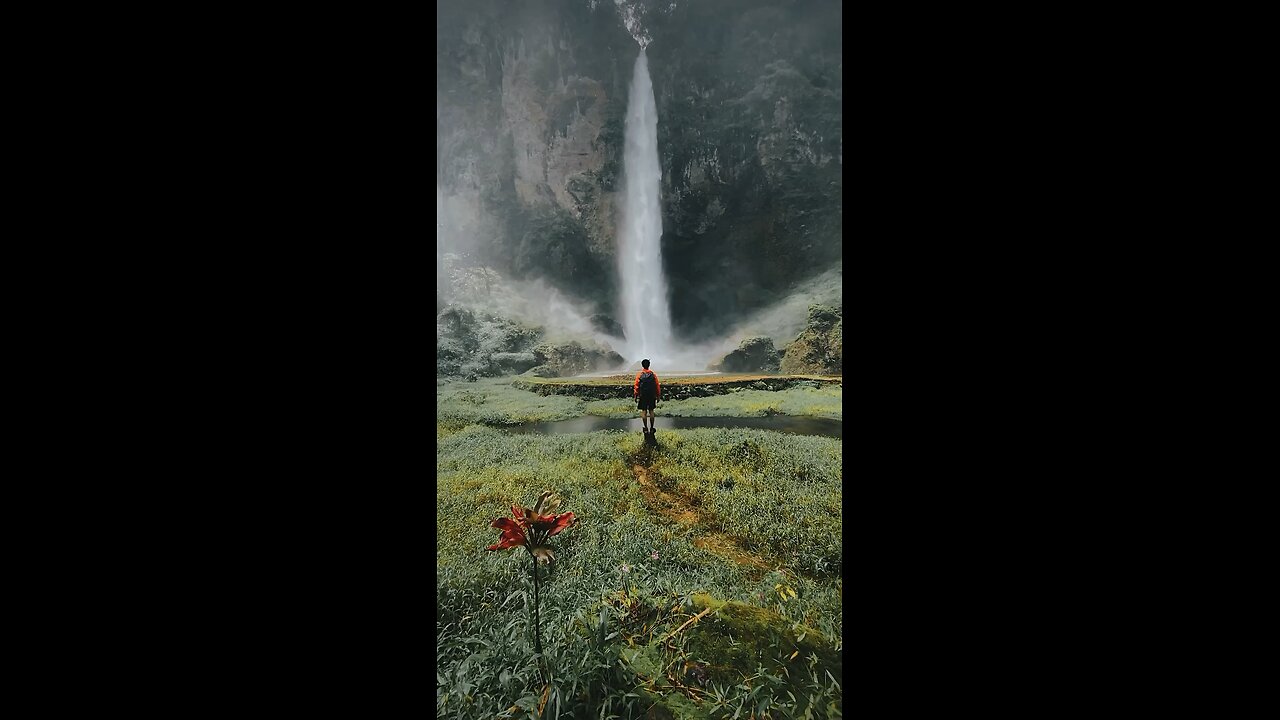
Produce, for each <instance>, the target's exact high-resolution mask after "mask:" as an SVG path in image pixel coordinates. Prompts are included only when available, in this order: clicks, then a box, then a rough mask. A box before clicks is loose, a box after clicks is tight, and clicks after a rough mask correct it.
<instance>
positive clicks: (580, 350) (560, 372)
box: [533, 340, 623, 377]
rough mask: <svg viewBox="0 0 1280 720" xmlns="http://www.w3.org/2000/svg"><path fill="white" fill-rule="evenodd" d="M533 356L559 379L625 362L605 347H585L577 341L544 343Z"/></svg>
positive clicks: (595, 345) (534, 349) (534, 351)
mask: <svg viewBox="0 0 1280 720" xmlns="http://www.w3.org/2000/svg"><path fill="white" fill-rule="evenodd" d="M533 355H534V358H535V360H536V362H537V364H538V365H545V366H547V367H549V368H550V369H551V370H553V371H554V372H555V373H556V376H558V377H572V376H574V375H581V374H582V373H587V372H594V371H596V370H607V369H610V368H615V367H617V366H619V365H621V364H622V362H623V359H622V356H621V355H619V354H618V353H616V352H614V351H613V350H611V349H609V348H607V347H604V346H603V345H599V344H596V343H592V344H589V345H583V344H582V343H580V342H578V341H576V340H571V341H569V342H566V343H559V344H553V343H542V344H541V345H538V346H537V347H535V348H533Z"/></svg>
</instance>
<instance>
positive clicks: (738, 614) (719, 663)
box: [686, 595, 841, 695]
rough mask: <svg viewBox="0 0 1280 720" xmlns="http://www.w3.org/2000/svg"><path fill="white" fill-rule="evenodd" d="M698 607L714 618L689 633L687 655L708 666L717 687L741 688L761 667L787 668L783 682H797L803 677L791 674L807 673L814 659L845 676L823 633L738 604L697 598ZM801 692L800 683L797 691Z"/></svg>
mask: <svg viewBox="0 0 1280 720" xmlns="http://www.w3.org/2000/svg"><path fill="white" fill-rule="evenodd" d="M693 601H694V607H695V608H698V609H700V610H701V609H706V608H708V607H710V608H713V612H712V614H710V615H708V616H707V617H706V618H704V619H703V620H702V621H701V622H699V623H698V624H697V625H695V626H694V627H692V628H690V629H689V630H688V631H686V632H688V633H689V638H688V644H687V645H686V649H687V652H688V653H689V655H690V657H692V658H693V659H694V660H697V661H699V662H704V663H707V665H708V671H709V673H710V676H711V680H712V681H713V682H716V683H720V684H728V685H732V684H737V683H739V682H741V681H742V679H743V678H744V677H747V676H750V675H752V674H753V673H755V672H756V669H757V668H760V667H763V668H765V670H767V671H773V670H777V669H778V668H780V667H787V668H788V671H787V672H786V673H783V675H784V677H786V678H787V679H788V680H789V681H790V680H798V676H799V675H800V674H801V673H798V672H796V671H795V670H793V669H792V668H793V667H794V668H796V669H799V668H803V666H804V664H803V662H801V661H802V658H810V657H816V658H817V661H818V663H819V664H821V666H822V667H824V668H826V669H827V670H830V671H831V674H832V675H833V676H835V677H839V676H840V668H841V661H840V654H839V653H837V652H836V651H835V648H834V647H833V646H832V645H831V643H830V642H829V641H828V640H827V638H826V637H825V636H824V635H823V634H822V633H820V632H819V631H817V630H815V629H813V628H811V627H807V626H805V625H801V624H798V623H793V622H791V621H789V620H787V619H786V618H784V617H782V616H781V615H779V614H778V613H776V612H774V611H772V610H768V609H765V608H760V607H755V606H752V605H747V604H744V603H741V602H737V601H733V600H729V601H724V600H715V599H713V598H710V597H709V596H706V595H694V596H693ZM793 654H794V655H795V657H794V658H792V656H793ZM798 689H799V685H798V683H797V687H796V688H795V689H793V690H792V691H793V692H795V691H796V690H798ZM797 695H799V693H798V692H797Z"/></svg>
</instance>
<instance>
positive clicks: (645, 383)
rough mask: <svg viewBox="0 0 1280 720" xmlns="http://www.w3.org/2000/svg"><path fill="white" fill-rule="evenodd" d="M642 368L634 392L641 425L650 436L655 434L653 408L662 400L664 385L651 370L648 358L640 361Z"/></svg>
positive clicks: (637, 375) (637, 374)
mask: <svg viewBox="0 0 1280 720" xmlns="http://www.w3.org/2000/svg"><path fill="white" fill-rule="evenodd" d="M640 367H642V368H643V370H641V371H640V372H638V373H636V381H635V384H634V385H633V387H632V391H633V394H634V395H635V398H636V407H638V408H640V425H641V426H642V427H643V428H644V432H645V434H648V433H651V432H653V408H654V407H655V406H656V405H657V403H658V400H659V399H661V398H662V385H660V384H659V383H658V376H657V375H656V374H655V373H654V372H653V371H652V370H650V369H649V359H648V358H645V359H644V360H641V361H640Z"/></svg>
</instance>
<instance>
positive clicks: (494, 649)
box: [436, 383, 842, 720]
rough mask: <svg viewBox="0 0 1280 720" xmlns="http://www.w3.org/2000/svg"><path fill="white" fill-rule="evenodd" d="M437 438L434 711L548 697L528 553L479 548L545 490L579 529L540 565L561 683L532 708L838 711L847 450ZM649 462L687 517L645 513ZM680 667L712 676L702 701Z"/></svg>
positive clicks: (763, 437)
mask: <svg viewBox="0 0 1280 720" xmlns="http://www.w3.org/2000/svg"><path fill="white" fill-rule="evenodd" d="M478 384H479V383H477V384H468V385H471V387H473V388H474V387H475V385H478ZM535 397H537V396H535ZM456 399H457V398H456V397H455V400H456ZM437 438H438V450H437V455H436V473H437V494H436V541H437V556H436V579H437V605H436V625H437V630H438V637H439V640H438V643H437V647H436V659H437V668H438V669H437V676H436V683H437V696H436V703H437V717H449V718H493V717H530V716H532V715H533V713H531V712H530V710H531V709H532V710H534V711H536V708H537V705H538V704H539V701H540V700H541V697H542V692H543V690H544V686H543V685H542V683H541V682H540V681H539V680H538V678H537V677H536V673H535V671H534V668H533V666H532V665H531V663H530V657H531V655H532V643H533V640H532V630H531V623H530V617H529V612H530V606H531V604H532V585H531V582H530V579H529V558H528V556H527V554H525V553H524V550H523V549H513V550H504V551H498V552H485V551H484V550H483V548H484V547H485V546H487V545H489V544H491V543H493V542H495V541H496V539H497V535H498V533H497V531H496V530H494V529H493V528H491V527H489V521H490V520H492V519H493V518H496V517H500V516H504V515H507V514H509V512H510V510H509V508H510V505H511V504H512V503H513V502H519V503H524V504H527V503H530V502H532V500H533V499H534V498H536V497H537V495H538V494H539V493H540V492H541V491H542V490H544V489H554V490H556V491H557V492H558V493H559V494H560V496H561V497H562V498H563V504H562V506H561V511H562V512H568V511H572V512H574V513H575V514H576V515H577V517H578V519H579V522H578V524H577V525H576V526H574V527H572V528H570V529H568V530H566V531H565V532H563V533H561V534H560V535H558V536H556V537H555V538H553V539H552V545H553V546H554V547H555V551H556V557H557V562H556V563H555V564H554V565H552V566H551V567H550V568H544V569H543V570H542V577H543V580H542V582H541V594H542V602H541V606H540V607H541V613H540V614H541V627H542V640H543V646H544V651H545V654H546V657H547V660H548V663H549V666H550V667H551V668H552V669H553V671H554V675H555V677H554V679H553V681H552V683H551V686H550V689H549V690H548V694H547V697H548V700H547V705H546V707H545V708H544V712H543V716H544V717H548V718H551V717H556V714H557V713H559V716H560V717H573V718H588V717H596V718H598V717H601V716H602V714H603V716H609V715H615V716H618V717H624V718H625V717H641V716H644V715H645V714H646V713H647V712H648V713H651V716H652V717H682V718H695V717H696V718H712V717H714V718H716V720H719V718H722V717H723V718H728V717H731V716H732V715H733V711H734V709H735V708H737V707H739V706H745V704H746V703H748V702H750V703H751V705H752V707H756V708H759V707H760V704H761V703H763V704H764V706H765V707H766V708H767V709H769V710H770V712H772V714H773V717H779V718H787V717H803V716H804V714H805V710H806V709H808V710H809V711H810V716H811V717H831V716H835V715H838V713H839V704H840V698H841V690H840V688H839V687H838V686H837V685H836V683H835V680H834V679H831V678H839V676H840V667H839V660H838V655H837V654H836V651H837V649H838V647H839V646H840V643H841V642H842V640H841V637H842V635H841V624H840V606H841V599H840V592H839V582H840V579H839V567H838V560H839V552H840V551H839V536H838V526H839V515H838V507H839V497H840V492H841V489H840V485H841V480H842V478H841V472H840V468H839V457H840V441H838V440H832V439H827V438H808V437H802V436H793V435H784V434H780V433H771V432H765V431H758V430H719V429H697V430H688V431H669V432H668V433H666V436H665V438H664V446H663V447H662V448H661V449H659V450H656V451H655V450H652V449H649V448H645V447H644V446H643V445H642V441H641V439H640V437H639V436H638V434H636V433H617V432H596V433H589V434H578V435H548V436H539V437H538V438H537V439H536V440H534V441H531V440H530V438H529V437H528V436H518V435H512V434H509V433H505V432H502V431H501V430H497V429H493V428H487V427H481V426H475V425H473V426H469V427H464V428H462V429H457V430H454V429H449V430H446V431H442V430H441V429H440V427H439V426H438V428H437ZM645 462H647V463H649V464H650V467H651V470H652V472H653V473H654V475H653V477H655V478H656V479H657V482H658V483H659V484H660V485H661V486H663V487H665V488H670V491H671V492H672V493H674V494H676V495H679V496H681V497H687V498H690V499H691V500H695V501H696V502H697V503H698V506H697V507H698V510H699V520H698V523H697V524H696V525H694V526H692V527H685V526H681V525H677V524H675V523H674V522H673V521H671V520H668V519H667V518H666V517H665V516H663V515H661V514H658V513H656V512H655V511H654V509H653V508H651V507H650V506H649V505H648V504H647V503H646V500H645V496H644V495H643V494H642V492H641V490H640V487H639V485H638V483H637V482H636V481H635V476H634V474H633V471H632V466H633V465H635V464H637V463H645ZM725 478H733V483H732V484H728V485H726V484H724V483H723V482H722V481H723V480H724V479H725ZM770 483H772V485H771V486H770ZM779 501H782V502H783V503H784V504H783V505H781V506H773V505H770V503H776V502H779ZM832 502H834V503H835V507H836V508H837V512H836V513H835V514H834V515H833V513H832V511H831V509H832V505H831V503H832ZM767 513H768V514H770V515H767V516H766V514H767ZM752 515H759V516H760V517H752ZM779 518H786V519H788V522H782V523H779V522H778V519H779ZM778 525H782V526H784V527H782V528H779V527H775V526H778ZM792 525H794V526H795V527H796V528H802V529H803V530H793V529H788V528H790V527H791V526H792ZM833 528H834V529H835V530H836V532H837V534H836V535H834V536H833V535H831V534H830V531H831V530H832V529H833ZM710 532H723V533H728V534H731V535H732V536H733V537H734V538H735V540H736V541H737V542H739V543H740V544H741V545H742V546H744V547H750V548H756V551H757V552H758V553H759V554H760V556H761V557H766V558H767V559H768V560H769V566H770V567H776V566H777V565H779V564H781V565H782V566H783V567H782V568H781V569H780V570H776V571H773V572H761V571H760V570H759V569H758V568H755V567H752V566H746V565H739V564H737V563H734V562H731V561H728V560H726V559H724V558H722V557H719V556H716V555H711V554H708V553H707V552H705V551H703V550H701V549H699V548H698V547H695V546H694V540H696V539H698V538H701V537H705V536H706V535H707V533H710ZM833 538H834V543H835V545H834V546H833V545H832V542H833ZM770 544H776V545H777V546H778V547H780V548H782V549H783V550H785V552H783V553H775V552H772V551H770V550H769V549H768V548H769V547H770ZM654 551H657V552H658V559H656V560H655V559H653V558H652V557H651V554H652V553H653V552H654ZM824 562H835V565H834V566H826V565H823V564H822V563H824ZM806 564H807V565H812V566H813V567H806ZM624 566H625V567H624ZM788 568H790V569H788ZM796 571H801V572H796ZM805 573H807V574H805ZM793 595H794V596H793ZM718 603H724V604H722V605H717V604H718ZM711 605H717V608H718V609H716V610H715V611H714V612H711V613H709V614H708V615H707V616H705V617H703V618H702V619H701V620H700V621H699V622H698V623H696V624H693V625H691V626H689V627H688V628H686V629H685V630H684V631H683V632H681V633H679V634H678V635H676V636H675V637H673V638H671V639H670V640H668V641H667V642H662V641H663V639H664V637H665V636H666V635H667V634H668V633H670V632H671V631H674V630H675V629H676V628H677V627H679V626H680V625H681V624H683V623H684V622H685V621H686V620H689V619H690V618H691V617H693V616H694V615H695V614H696V613H698V612H699V611H701V610H703V609H705V608H707V607H709V606H711ZM744 635H745V636H748V637H747V638H744V637H743V636H744ZM743 642H748V644H747V645H746V646H742V645H741V643H743ZM795 653H800V654H799V655H798V656H796V657H794V658H793V659H788V658H791V657H792V655H793V654H795ZM810 655H812V656H813V657H812V658H811V659H810V658H809V656H810ZM673 667H704V668H705V669H706V671H707V673H708V675H709V678H710V683H709V684H708V685H707V686H705V687H700V686H698V685H696V684H692V685H691V686H692V687H694V688H695V689H696V690H698V692H694V693H691V694H693V695H694V696H695V697H700V700H698V701H696V702H695V701H694V700H691V699H689V698H687V697H685V696H684V695H683V694H682V693H681V691H679V690H678V689H676V688H674V687H672V685H671V681H670V680H668V678H667V673H669V672H674V674H675V676H676V678H677V679H679V678H680V677H681V672H680V671H678V670H676V671H672V670H670V668H673ZM828 672H830V676H828V675H827V673H828ZM692 682H693V681H692V680H686V682H685V684H691V683H692ZM792 696H794V697H795V698H796V699H795V700H794V701H793V700H792ZM513 706H514V707H516V708H517V709H516V710H515V711H513V712H510V713H508V710H510V709H511V708H512V707H513ZM602 711H603V713H602ZM746 714H747V713H746V711H744V712H743V713H742V715H741V716H742V717H745V716H746Z"/></svg>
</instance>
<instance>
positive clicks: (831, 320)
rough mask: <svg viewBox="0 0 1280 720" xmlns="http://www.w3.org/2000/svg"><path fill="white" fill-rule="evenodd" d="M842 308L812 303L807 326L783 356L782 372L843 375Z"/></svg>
mask: <svg viewBox="0 0 1280 720" xmlns="http://www.w3.org/2000/svg"><path fill="white" fill-rule="evenodd" d="M841 314H842V310H841V308H833V307H829V306H826V305H810V306H809V318H808V321H807V322H806V324H805V329H804V330H803V331H801V333H800V336H799V337H797V338H796V339H795V342H793V343H791V344H789V345H788V346H787V350H786V353H784V354H783V356H782V364H781V367H782V372H784V373H788V374H796V375H840V374H842V373H843V372H844V367H843V357H842V348H843V343H842V334H843V319H842V317H841Z"/></svg>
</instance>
